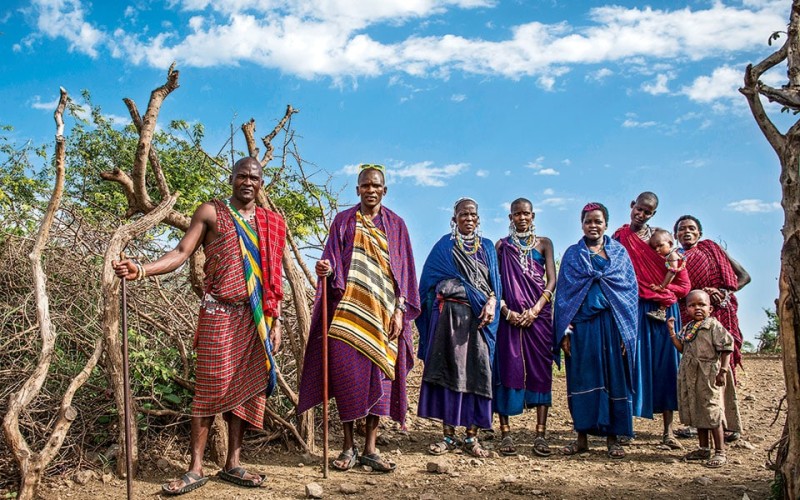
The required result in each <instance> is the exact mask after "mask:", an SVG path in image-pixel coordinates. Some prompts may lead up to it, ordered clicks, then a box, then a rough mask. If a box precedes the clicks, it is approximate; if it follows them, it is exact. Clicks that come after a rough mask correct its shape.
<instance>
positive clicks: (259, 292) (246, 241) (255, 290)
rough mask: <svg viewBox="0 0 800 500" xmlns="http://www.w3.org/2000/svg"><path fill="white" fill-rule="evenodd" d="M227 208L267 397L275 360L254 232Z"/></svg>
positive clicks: (275, 376)
mask: <svg viewBox="0 0 800 500" xmlns="http://www.w3.org/2000/svg"><path fill="white" fill-rule="evenodd" d="M226 203H227V205H228V209H230V212H231V217H232V219H233V226H234V227H235V228H236V234H237V236H238V237H239V248H240V250H241V256H242V266H243V267H244V280H245V282H246V283H247V293H248V295H249V297H248V299H249V302H250V310H251V311H252V313H253V321H254V322H255V324H256V332H258V337H259V338H260V339H261V342H262V343H263V344H264V353H265V356H264V358H265V364H266V367H267V372H268V373H269V384H268V385H267V396H270V395H271V394H272V391H274V390H275V385H276V384H277V382H278V374H277V371H276V369H275V360H274V359H272V342H270V340H269V332H270V330H272V317H271V316H264V307H263V305H262V301H261V299H262V297H263V296H264V291H263V290H264V285H263V278H262V274H261V273H262V270H261V251H260V246H261V245H259V238H258V234H257V233H256V231H255V230H253V228H252V227H250V224H248V223H247V221H246V220H245V219H244V217H242V214H240V213H239V211H238V210H236V209H235V208H234V207H233V206H232V205H231V204H230V202H226Z"/></svg>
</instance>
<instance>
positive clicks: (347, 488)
mask: <svg viewBox="0 0 800 500" xmlns="http://www.w3.org/2000/svg"><path fill="white" fill-rule="evenodd" d="M359 491H361V490H360V488H359V487H358V486H356V485H355V484H353V483H342V484H341V485H339V493H341V494H342V495H355V494H356V493H358V492H359Z"/></svg>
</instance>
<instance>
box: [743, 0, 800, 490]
mask: <svg viewBox="0 0 800 500" xmlns="http://www.w3.org/2000/svg"><path fill="white" fill-rule="evenodd" d="M775 38H776V36H775V35H773V37H771V38H770V40H773V39H775ZM783 61H787V66H788V69H787V76H788V80H789V83H788V85H786V86H784V87H783V88H781V89H775V88H772V87H769V86H767V85H764V84H763V83H762V82H760V81H759V78H761V75H763V74H764V73H765V72H766V71H768V70H769V69H771V68H773V67H775V66H777V65H778V64H780V63H782V62H783ZM739 91H740V92H741V93H742V94H743V95H744V96H745V97H746V98H747V102H748V104H749V106H750V111H751V113H752V115H753V118H754V119H755V121H756V123H757V124H758V126H759V128H760V129H761V132H762V133H763V134H764V137H765V138H766V139H767V141H768V142H769V143H770V146H772V148H773V149H774V150H775V153H776V154H777V155H778V159H779V161H780V165H781V171H780V182H781V191H782V193H781V194H782V196H781V205H782V206H783V211H784V217H785V218H784V224H783V229H782V232H783V247H782V248H781V279H780V283H779V295H778V311H777V312H778V317H779V319H780V337H781V347H782V354H783V370H784V377H785V380H786V400H787V402H788V412H787V417H786V418H787V420H786V436H787V437H788V439H786V440H785V442H784V443H783V444H782V446H781V448H782V449H780V450H779V452H778V463H777V464H776V466H777V470H778V473H779V474H780V476H781V478H782V483H783V496H784V498H800V309H798V307H800V172H798V167H797V166H798V161H799V160H800V121H798V122H796V123H795V124H794V125H793V126H792V127H790V128H789V130H788V131H787V132H786V133H785V134H784V133H781V132H780V131H779V130H778V129H777V127H776V126H775V125H774V123H773V122H772V120H771V119H770V118H769V116H768V115H767V113H766V111H765V110H764V107H763V105H762V102H761V97H760V96H761V95H763V96H765V97H767V99H769V100H770V101H776V102H779V103H780V104H782V105H784V106H785V107H787V108H789V109H791V110H795V111H800V0H794V1H793V2H792V10H791V14H790V19H789V29H788V37H787V40H786V43H784V45H783V46H782V47H781V48H780V49H778V50H777V51H775V52H774V53H773V54H771V55H769V56H768V57H767V58H765V59H764V60H763V61H761V62H760V63H758V64H757V65H755V66H753V65H749V66H748V67H747V70H746V71H745V77H744V86H743V87H742V88H741V89H739Z"/></svg>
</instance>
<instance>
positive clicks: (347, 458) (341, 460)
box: [331, 446, 358, 472]
mask: <svg viewBox="0 0 800 500" xmlns="http://www.w3.org/2000/svg"><path fill="white" fill-rule="evenodd" d="M357 463H358V448H356V447H355V446H353V447H352V448H350V449H349V450H347V451H343V452H341V453H339V456H338V457H336V460H332V461H331V467H333V468H334V469H336V470H339V471H342V472H345V471H349V470H350V469H352V468H353V467H354V466H355V465H356V464H357ZM342 464H343V465H342Z"/></svg>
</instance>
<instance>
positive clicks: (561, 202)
mask: <svg viewBox="0 0 800 500" xmlns="http://www.w3.org/2000/svg"><path fill="white" fill-rule="evenodd" d="M570 201H572V198H560V197H550V198H545V199H543V200H542V201H540V202H539V204H540V205H542V206H545V207H554V208H564V207H565V206H566V204H567V203H569V202H570Z"/></svg>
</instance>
